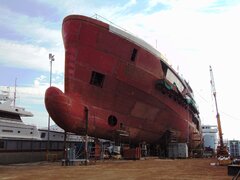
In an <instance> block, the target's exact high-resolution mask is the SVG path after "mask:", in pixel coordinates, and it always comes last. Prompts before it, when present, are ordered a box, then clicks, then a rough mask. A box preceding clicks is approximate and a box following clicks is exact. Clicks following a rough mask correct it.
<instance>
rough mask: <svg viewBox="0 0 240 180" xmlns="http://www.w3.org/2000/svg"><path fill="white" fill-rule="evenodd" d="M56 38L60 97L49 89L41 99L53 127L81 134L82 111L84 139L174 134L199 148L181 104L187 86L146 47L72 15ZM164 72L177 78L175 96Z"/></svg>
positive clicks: (154, 138) (194, 124)
mask: <svg viewBox="0 0 240 180" xmlns="http://www.w3.org/2000/svg"><path fill="white" fill-rule="evenodd" d="M62 34H63V40H64V46H65V92H64V93H63V92H61V91H60V90H59V89H57V88H55V87H50V88H48V89H47V91H46V94H45V105H46V109H47V111H48V113H49V114H50V116H51V118H52V119H53V120H54V121H55V122H56V124H57V125H58V126H60V127H61V128H63V129H65V130H66V131H69V132H74V133H77V134H84V133H85V128H86V109H87V110H88V135H90V136H94V137H99V138H104V139H113V138H114V136H115V134H116V132H123V131H124V132H128V136H129V140H130V141H131V142H132V143H139V142H143V141H145V142H147V143H159V142H160V141H161V139H162V138H163V137H164V135H165V134H166V132H174V136H175V138H176V141H177V142H187V143H189V144H191V146H193V147H195V146H197V145H199V143H200V139H201V135H200V132H199V126H200V124H199V121H198V119H196V117H197V116H198V112H197V111H196V110H195V111H194V108H193V107H192V106H190V104H188V103H186V101H185V99H184V94H187V93H188V89H187V86H186V84H184V82H183V80H182V79H180V78H179V77H178V76H177V74H176V73H175V71H174V70H172V69H171V67H169V66H168V65H167V63H166V62H165V61H164V60H163V59H162V58H161V56H159V55H158V54H157V53H156V52H155V51H154V50H153V49H151V47H150V46H149V45H148V46H146V45H145V44H146V43H145V42H144V41H142V40H139V39H138V38H136V39H134V38H133V36H132V35H129V36H131V37H129V38H128V37H127V36H128V34H127V33H125V32H122V31H120V30H119V29H116V28H113V27H112V26H110V25H108V24H106V23H103V22H101V21H98V20H95V19H91V18H88V17H84V16H77V15H72V16H68V17H66V18H65V19H64V21H63V29H62ZM126 34H127V35H126ZM166 69H167V70H166ZM166 71H171V73H172V74H173V75H174V76H176V77H177V78H179V79H178V83H179V82H180V83H182V86H183V89H182V90H181V92H179V89H180V86H179V88H176V85H175V84H174V83H175V82H174V83H171V82H170V80H167V79H166ZM160 81H161V82H165V87H164V88H161V87H160V85H161V86H164V85H163V84H161V83H160V84H158V83H157V82H160ZM158 85H159V86H158ZM168 86H170V88H169V87H168ZM158 87H160V88H158ZM166 87H167V88H166Z"/></svg>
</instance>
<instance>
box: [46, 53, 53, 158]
mask: <svg viewBox="0 0 240 180" xmlns="http://www.w3.org/2000/svg"><path fill="white" fill-rule="evenodd" d="M49 60H50V87H51V86H52V62H53V61H54V55H52V54H51V53H50V54H49ZM49 132H50V115H49V114H48V141H47V160H48V155H49V149H50V144H49Z"/></svg>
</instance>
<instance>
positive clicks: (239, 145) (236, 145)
mask: <svg viewBox="0 0 240 180" xmlns="http://www.w3.org/2000/svg"><path fill="white" fill-rule="evenodd" d="M229 153H230V155H231V156H232V157H239V153H240V142H239V141H238V140H229Z"/></svg>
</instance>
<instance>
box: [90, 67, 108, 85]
mask: <svg viewBox="0 0 240 180" xmlns="http://www.w3.org/2000/svg"><path fill="white" fill-rule="evenodd" d="M104 79H105V75H104V74H101V73H99V72H95V71H93V72H92V77H91V81H90V84H92V85H94V86H98V87H102V86H103V82H104Z"/></svg>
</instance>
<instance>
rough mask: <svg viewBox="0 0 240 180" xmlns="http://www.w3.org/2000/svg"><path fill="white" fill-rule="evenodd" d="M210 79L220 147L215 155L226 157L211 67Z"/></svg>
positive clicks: (226, 152)
mask: <svg viewBox="0 0 240 180" xmlns="http://www.w3.org/2000/svg"><path fill="white" fill-rule="evenodd" d="M210 77H211V81H210V82H211V87H212V93H213V97H214V100H215V106H216V112H217V115H216V117H217V124H218V135H219V141H220V145H219V147H218V151H217V155H218V156H228V151H227V148H226V147H225V146H224V144H223V134H222V126H221V120H220V115H219V112H218V105H217V93H216V88H215V82H214V77H213V71H212V67H211V66H210Z"/></svg>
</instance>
